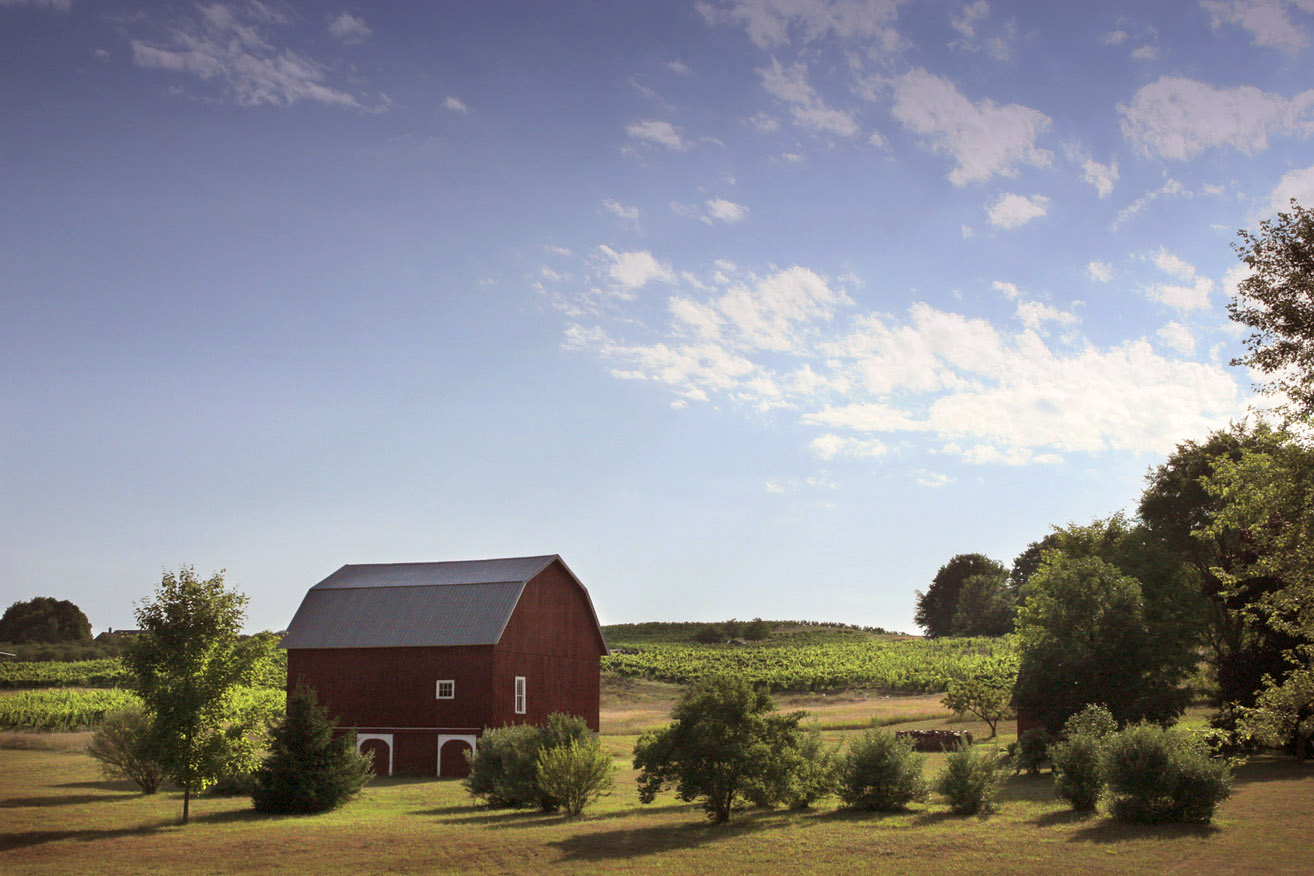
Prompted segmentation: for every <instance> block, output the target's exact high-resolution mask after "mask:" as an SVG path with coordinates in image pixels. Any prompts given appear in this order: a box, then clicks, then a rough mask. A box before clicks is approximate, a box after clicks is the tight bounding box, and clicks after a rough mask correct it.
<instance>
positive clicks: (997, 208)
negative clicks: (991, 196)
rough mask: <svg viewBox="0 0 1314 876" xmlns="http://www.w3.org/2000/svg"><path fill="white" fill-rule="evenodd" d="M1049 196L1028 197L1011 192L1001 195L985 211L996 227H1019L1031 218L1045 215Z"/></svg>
mask: <svg viewBox="0 0 1314 876" xmlns="http://www.w3.org/2000/svg"><path fill="white" fill-rule="evenodd" d="M1048 204H1049V198H1047V197H1045V196H1044V195H1032V196H1031V197H1030V198H1027V197H1024V196H1023V195H1017V194H1013V193H1011V192H1009V193H1007V194H1004V195H1001V196H1000V197H999V200H997V201H995V202H994V203H993V204H991V205H990V207H989V209H988V210H987V211H986V212H987V214H988V215H989V217H990V224H991V225H994V226H995V227H997V228H1019V227H1021V226H1023V225H1026V224H1027V223H1028V222H1030V221H1031V220H1032V219H1039V218H1040V217H1041V216H1044V215H1045V212H1046V209H1047V206H1048Z"/></svg>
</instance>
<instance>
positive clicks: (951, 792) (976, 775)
mask: <svg viewBox="0 0 1314 876" xmlns="http://www.w3.org/2000/svg"><path fill="white" fill-rule="evenodd" d="M1003 786H1004V775H1003V773H1002V772H1001V771H1000V769H999V762H998V760H997V759H996V758H995V756H994V755H993V754H983V753H982V752H981V750H980V748H979V747H978V746H975V745H963V746H960V747H959V749H958V750H957V751H955V752H953V753H952V754H950V755H949V760H948V761H947V762H946V764H945V768H944V770H943V771H942V772H941V773H940V775H939V777H938V778H937V780H936V783H935V790H936V791H938V792H939V793H941V794H943V795H944V796H945V797H947V798H948V800H949V809H950V810H951V811H953V812H956V813H957V814H959V815H973V814H975V813H977V812H993V811H994V810H995V809H996V808H997V807H996V805H995V797H996V796H997V795H998V794H999V791H1000V789H1001V788H1003Z"/></svg>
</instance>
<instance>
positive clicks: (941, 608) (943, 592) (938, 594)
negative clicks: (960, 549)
mask: <svg viewBox="0 0 1314 876" xmlns="http://www.w3.org/2000/svg"><path fill="white" fill-rule="evenodd" d="M973 575H986V576H990V577H992V578H995V579H999V580H1003V579H1006V578H1007V577H1008V570H1007V569H1005V568H1004V567H1003V566H1001V565H1000V564H999V563H996V562H995V561H994V560H992V559H990V558H989V557H987V556H985V555H984V554H958V555H957V556H955V557H953V558H952V559H950V560H949V562H947V563H945V564H944V565H943V566H941V567H940V571H938V572H936V573H935V578H933V579H932V580H931V586H930V587H927V588H926V592H925V593H923V592H921V591H920V590H918V591H917V611H916V613H915V614H914V615H913V620H914V621H916V623H917V626H919V627H921V628H922V629H923V630H925V631H926V635H927V636H929V637H931V638H938V637H940V636H952V635H954V615H955V613H956V612H957V611H958V598H959V596H960V595H961V593H962V589H963V582H965V581H966V580H967V579H968V578H971V577H972V576H973Z"/></svg>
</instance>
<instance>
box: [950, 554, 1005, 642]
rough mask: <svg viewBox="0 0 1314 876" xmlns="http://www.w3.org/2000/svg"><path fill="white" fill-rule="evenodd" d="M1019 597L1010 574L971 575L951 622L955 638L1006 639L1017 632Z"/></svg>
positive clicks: (965, 581) (964, 583) (998, 571)
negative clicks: (994, 637)
mask: <svg viewBox="0 0 1314 876" xmlns="http://www.w3.org/2000/svg"><path fill="white" fill-rule="evenodd" d="M1016 613H1017V598H1016V595H1015V594H1014V592H1013V590H1012V588H1010V587H1009V585H1008V573H1007V572H1005V571H1004V569H1003V567H1002V566H1001V567H1000V568H999V569H998V570H997V571H994V572H990V573H986V574H978V575H969V576H968V577H967V578H965V579H964V580H963V585H962V587H961V588H959V591H958V604H957V605H956V606H955V608H954V614H953V620H952V621H950V624H949V629H950V634H951V635H954V636H1005V635H1008V634H1009V633H1011V632H1013V616H1014V615H1015V614H1016Z"/></svg>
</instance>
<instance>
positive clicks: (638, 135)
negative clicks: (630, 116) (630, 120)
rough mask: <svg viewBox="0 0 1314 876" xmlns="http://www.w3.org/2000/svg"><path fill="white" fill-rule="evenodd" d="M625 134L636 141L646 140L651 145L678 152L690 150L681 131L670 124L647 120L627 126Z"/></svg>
mask: <svg viewBox="0 0 1314 876" xmlns="http://www.w3.org/2000/svg"><path fill="white" fill-rule="evenodd" d="M625 133H626V134H629V135H630V136H631V137H633V138H634V139H635V140H646V141H647V142H649V143H656V144H657V145H659V146H665V147H666V148H667V149H674V150H676V151H677V152H683V151H685V150H686V149H688V148H689V142H688V141H687V140H685V139H684V135H683V134H682V133H681V132H680V129H679V128H677V127H675V125H672V124H671V123H670V122H664V121H658V120H656V119H646V120H644V121H642V122H635V123H634V124H632V125H627V126H626V128H625Z"/></svg>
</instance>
